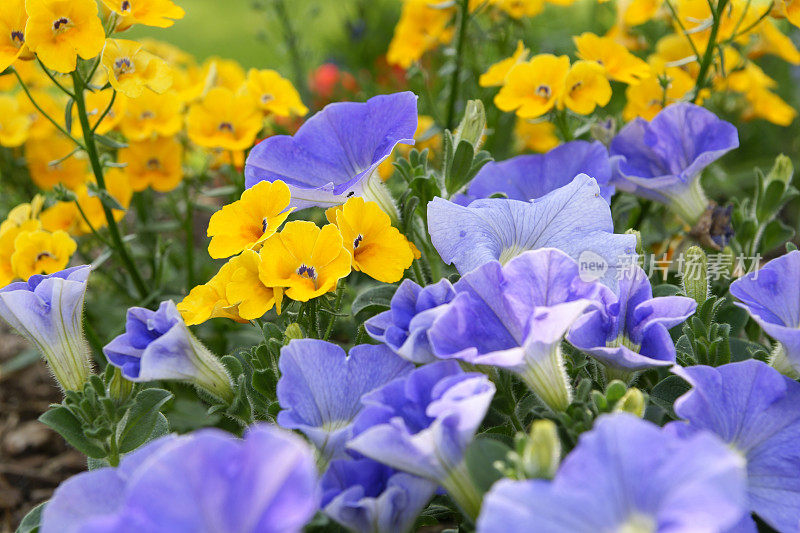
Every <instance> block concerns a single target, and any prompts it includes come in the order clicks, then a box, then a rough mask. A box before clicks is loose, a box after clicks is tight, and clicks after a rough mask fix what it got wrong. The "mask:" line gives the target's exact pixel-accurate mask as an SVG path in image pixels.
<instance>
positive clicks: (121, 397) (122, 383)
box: [108, 367, 133, 405]
mask: <svg viewBox="0 0 800 533" xmlns="http://www.w3.org/2000/svg"><path fill="white" fill-rule="evenodd" d="M113 372H114V373H113V374H112V376H111V381H110V382H109V384H108V394H109V396H111V397H112V398H113V399H114V401H115V402H116V403H117V405H122V404H124V403H125V402H127V401H128V399H129V398H130V397H131V392H133V382H132V381H130V380H128V379H125V377H124V376H123V375H122V370H120V369H119V368H116V367H114V370H113Z"/></svg>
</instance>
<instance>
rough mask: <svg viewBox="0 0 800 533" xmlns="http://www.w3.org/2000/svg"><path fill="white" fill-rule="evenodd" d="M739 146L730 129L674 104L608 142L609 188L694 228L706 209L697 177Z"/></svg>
mask: <svg viewBox="0 0 800 533" xmlns="http://www.w3.org/2000/svg"><path fill="white" fill-rule="evenodd" d="M738 146H739V136H738V133H737V131H736V127H734V126H733V124H730V123H729V122H725V121H724V120H720V119H719V118H717V116H716V115H714V113H712V112H711V111H709V110H707V109H705V108H703V107H700V106H697V105H694V104H690V103H677V104H672V105H670V106H667V107H666V108H664V109H663V110H662V111H661V112H660V113H658V115H656V116H655V117H654V118H653V120H651V121H650V122H648V121H646V120H644V119H642V118H638V117H637V118H635V119H634V120H632V121H631V122H629V123H628V124H627V125H626V126H625V127H624V128H622V130H621V131H620V132H619V134H618V135H617V136H616V137H615V138H614V140H613V141H611V145H610V146H609V153H610V155H611V164H612V169H613V177H612V182H611V183H612V185H616V187H617V189H619V190H622V191H626V192H630V193H633V194H635V195H637V196H641V197H644V198H649V199H651V200H655V201H657V202H661V203H664V204H667V205H669V206H671V207H672V208H673V210H675V212H676V213H677V214H678V215H680V216H681V217H682V218H683V219H684V220H685V221H686V222H687V223H690V224H694V223H695V222H696V221H697V219H698V218H699V217H700V215H702V214H703V211H705V209H706V207H708V200H707V199H706V197H705V194H704V193H703V189H702V187H701V186H700V181H699V178H700V173H701V172H702V170H703V169H704V168H705V167H707V166H708V165H710V164H711V163H713V162H714V161H716V160H717V159H719V158H720V157H722V156H723V155H725V154H726V153H727V152H729V151H730V150H733V149H734V148H737V147H738Z"/></svg>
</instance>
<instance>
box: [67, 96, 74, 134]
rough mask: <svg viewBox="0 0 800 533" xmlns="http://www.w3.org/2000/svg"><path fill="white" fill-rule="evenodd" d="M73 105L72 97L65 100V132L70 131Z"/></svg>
mask: <svg viewBox="0 0 800 533" xmlns="http://www.w3.org/2000/svg"><path fill="white" fill-rule="evenodd" d="M73 107H75V100H73V99H72V98H70V99H69V101H68V102H67V106H66V107H65V108H64V129H65V130H67V133H72V108H73Z"/></svg>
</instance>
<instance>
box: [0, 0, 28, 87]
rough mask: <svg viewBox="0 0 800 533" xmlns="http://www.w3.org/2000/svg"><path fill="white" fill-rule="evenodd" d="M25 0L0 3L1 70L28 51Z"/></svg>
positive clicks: (6, 0)
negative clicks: (26, 44)
mask: <svg viewBox="0 0 800 533" xmlns="http://www.w3.org/2000/svg"><path fill="white" fill-rule="evenodd" d="M27 21H28V14H27V13H26V12H25V0H3V2H2V4H0V72H2V71H4V70H5V69H7V68H8V67H10V66H11V65H12V64H13V63H14V61H16V60H17V58H18V57H20V56H22V55H23V54H25V53H26V52H27V51H28V47H27V46H25V23H26V22H27Z"/></svg>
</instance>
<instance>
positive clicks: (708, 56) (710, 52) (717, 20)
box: [692, 0, 728, 103]
mask: <svg viewBox="0 0 800 533" xmlns="http://www.w3.org/2000/svg"><path fill="white" fill-rule="evenodd" d="M727 4H728V0H719V4H718V5H717V10H716V11H714V6H713V4H709V6H710V8H711V16H712V18H713V19H714V23H713V24H712V26H711V33H710V34H709V36H708V43H707V44H706V51H705V53H704V54H703V60H702V61H701V62H700V70H699V71H698V73H697V83H696V84H695V87H694V95H693V96H692V103H694V102H696V101H697V98H698V97H699V96H700V92H701V91H702V90H703V89H704V88H705V87H706V84H707V83H708V81H707V80H706V77H707V76H708V70H709V69H710V68H711V65H712V63H713V62H714V49H715V48H716V47H717V34H718V33H719V27H720V25H721V23H722V12H723V10H724V9H725V6H726V5H727Z"/></svg>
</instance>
